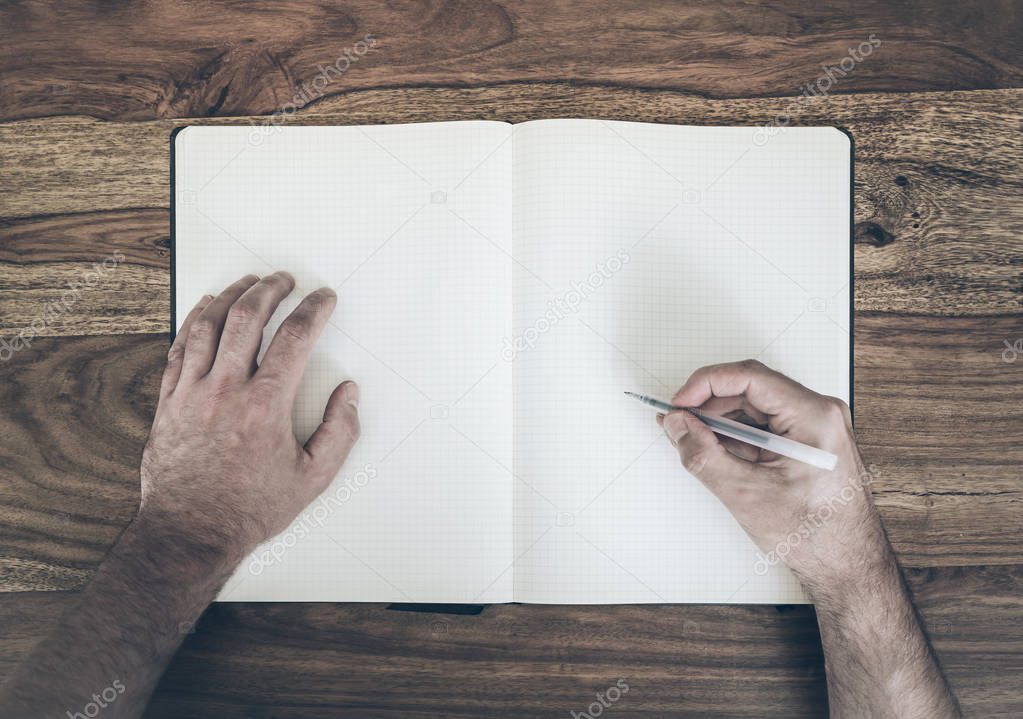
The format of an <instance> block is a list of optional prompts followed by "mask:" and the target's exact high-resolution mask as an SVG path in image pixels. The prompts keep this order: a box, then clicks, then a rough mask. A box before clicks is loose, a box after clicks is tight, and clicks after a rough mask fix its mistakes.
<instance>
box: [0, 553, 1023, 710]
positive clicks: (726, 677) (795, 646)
mask: <svg viewBox="0 0 1023 719" xmlns="http://www.w3.org/2000/svg"><path fill="white" fill-rule="evenodd" d="M907 579H908V582H909V585H910V588H911V590H912V592H913V594H914V596H915V600H916V603H917V606H918V608H919V610H920V613H921V616H922V618H923V621H924V623H925V624H926V625H927V627H928V629H929V631H930V634H931V637H932V639H933V642H934V645H935V648H936V650H937V652H938V654H939V657H940V659H941V661H942V663H943V665H944V668H945V670H946V672H947V673H948V675H949V679H950V681H951V683H952V685H953V687H954V688H955V690H956V692H957V693H958V695H959V698H960V700H961V701H962V703H963V705H964V707H965V709H966V710H967V713H968V715H969V716H977V717H981V716H983V717H1009V716H1018V715H1019V714H1020V713H1021V712H1023V700H1021V698H1020V696H1019V694H1018V693H1017V692H1009V691H1006V679H1007V678H1008V677H1011V676H1018V675H1019V674H1020V673H1021V672H1023V625H1020V623H1019V621H1018V618H1019V616H1020V614H1021V612H1023V568H1020V567H972V568H968V569H962V568H947V569H936V570H935V569H930V570H913V571H909V572H908V573H907ZM964 596H966V597H971V598H972V599H971V600H970V601H963V597H964ZM73 600H74V598H73V596H72V595H70V594H69V593H55V592H49V593H37V594H15V595H6V596H3V595H0V625H2V626H4V627H10V630H9V631H5V632H4V633H3V634H0V679H2V677H3V676H5V675H7V674H8V673H9V672H10V671H11V670H12V669H13V667H14V666H15V664H16V662H17V661H18V659H19V658H21V657H23V656H24V655H25V654H26V653H27V652H28V651H29V649H30V648H31V646H32V645H33V644H34V643H35V642H36V641H37V639H38V637H39V635H40V633H41V632H43V631H45V630H46V628H47V627H48V626H50V625H52V623H53V622H54V621H55V619H56V618H57V616H59V613H60V612H61V611H62V610H64V609H65V608H67V607H68V606H69V604H70V603H71V602H73ZM127 679H128V678H127V677H125V680H127ZM618 679H624V680H625V681H626V683H628V685H629V691H628V693H626V694H625V695H624V696H623V697H622V698H621V700H620V701H619V702H618V703H617V704H615V705H614V709H613V714H612V713H611V711H610V710H609V712H608V714H607V715H608V716H616V717H668V716H671V717H708V716H714V717H787V718H794V717H821V716H823V715H824V706H825V685H824V667H823V658H822V656H821V650H820V644H819V639H818V636H817V629H816V623H815V619H814V614H813V610H812V608H810V607H806V606H800V607H784V606H783V607H768V606H732V607H726V606H709V605H677V606H658V605H652V606H651V605H648V606H605V607H595V606H562V607H553V606H539V605H514V604H512V605H493V606H489V607H487V608H486V609H485V610H484V611H483V613H482V614H480V615H478V616H458V615H445V614H423V613H414V612H394V611H388V610H387V609H386V607H385V606H384V605H379V604H218V605H214V606H213V607H211V608H210V609H209V610H208V611H207V612H206V614H205V615H204V616H203V618H202V619H201V620H200V621H199V623H198V625H197V626H196V627H195V629H194V633H193V634H191V635H189V636H187V637H186V639H185V643H184V647H183V648H182V650H181V652H180V653H179V654H178V656H177V658H176V659H175V661H174V663H173V664H172V665H171V668H170V670H169V671H168V673H167V675H166V676H165V677H164V679H163V681H162V683H161V685H160V687H159V688H158V689H157V692H156V695H155V697H154V699H153V702H152V704H151V705H150V708H149V711H148V713H147V716H150V717H181V716H188V717H196V718H199V717H253V716H271V715H272V716H275V717H282V718H286V717H303V718H305V717H359V718H360V719H361V718H362V717H367V716H373V717H395V718H397V717H420V718H425V717H506V716H509V715H512V716H524V717H525V716H528V717H533V716H569V713H570V712H571V711H586V707H587V705H588V704H589V703H590V702H592V701H594V700H595V695H596V693H597V692H600V691H604V690H606V689H607V688H608V687H609V686H611V685H613V684H614V683H615V682H617V680H618Z"/></svg>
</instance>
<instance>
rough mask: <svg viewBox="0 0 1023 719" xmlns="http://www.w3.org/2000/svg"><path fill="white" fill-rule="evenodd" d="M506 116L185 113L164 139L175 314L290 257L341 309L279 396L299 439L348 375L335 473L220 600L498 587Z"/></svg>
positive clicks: (505, 554)
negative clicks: (293, 117) (190, 120)
mask: <svg viewBox="0 0 1023 719" xmlns="http://www.w3.org/2000/svg"><path fill="white" fill-rule="evenodd" d="M510 135H511V127H510V126H509V125H506V124H504V123H495V122H468V123H440V124H425V125H403V126H402V125H399V126H387V127H284V128H281V127H273V126H268V127H265V128H257V129H253V128H248V127H192V128H188V129H186V130H184V131H183V132H181V133H180V134H178V135H177V137H176V140H175V168H174V170H175V188H174V189H175V197H174V200H175V203H174V216H175V224H176V227H175V263H176V266H175V277H176V292H175V301H176V308H177V318H178V321H179V322H180V320H181V319H182V318H183V317H184V315H185V314H186V313H187V311H188V308H190V307H191V306H192V305H193V304H194V303H195V302H196V301H197V300H198V299H199V298H200V296H201V295H203V294H204V293H217V292H219V291H220V290H221V289H223V288H224V287H225V286H226V285H228V284H229V283H230V282H232V281H234V280H235V279H237V278H239V277H241V276H242V275H244V274H246V273H249V272H252V273H256V274H259V275H262V274H266V273H268V272H271V271H273V270H277V269H286V270H289V271H291V272H292V274H294V275H295V278H296V280H297V284H298V289H297V290H296V292H295V293H293V296H292V298H291V299H290V300H289V301H288V302H287V303H286V305H285V306H284V307H283V308H282V309H281V310H280V311H279V312H278V314H277V315H276V316H275V318H274V321H273V323H272V324H271V326H270V327H269V329H268V331H267V333H266V335H265V338H264V340H265V341H264V347H265V344H266V341H268V340H269V338H270V337H271V336H272V332H273V330H274V329H275V328H276V326H277V325H278V323H279V321H280V320H281V318H282V317H283V316H285V314H286V313H287V312H288V311H290V310H291V309H293V307H294V306H295V304H296V303H297V300H298V299H299V298H300V297H301V296H302V294H303V293H306V292H309V291H311V290H313V289H315V288H316V287H319V286H321V285H328V286H330V287H333V288H334V289H335V290H336V291H337V293H338V295H339V297H340V302H339V305H338V309H337V310H336V311H335V313H334V316H333V319H332V320H331V322H330V324H329V325H328V326H327V328H326V330H325V331H324V334H323V336H322V338H321V339H320V341H319V344H318V346H317V348H316V350H315V353H314V354H313V357H312V360H311V362H310V364H309V367H308V368H307V370H306V374H305V377H304V380H303V384H302V388H301V391H300V393H299V397H298V402H297V406H296V408H295V415H294V421H295V427H296V431H297V433H298V434H299V435H300V436H301V437H302V438H303V439H304V438H305V437H307V436H308V435H309V434H310V433H311V432H312V430H313V429H314V428H315V427H316V425H317V424H318V422H319V420H320V418H321V416H322V413H323V409H324V405H325V403H326V400H327V397H328V396H329V395H330V392H331V390H332V389H333V388H334V387H335V386H336V385H337V384H338V383H339V382H340V381H342V380H344V379H346V378H349V377H351V378H354V379H355V380H357V381H358V382H359V384H360V386H361V388H362V402H361V407H360V416H361V422H362V427H363V433H362V439H361V440H360V441H359V442H358V444H357V445H356V447H355V450H354V451H353V452H352V454H351V456H350V457H349V458H348V461H347V462H346V463H345V466H344V468H343V469H342V473H341V475H340V476H339V477H338V478H337V479H336V480H335V481H334V484H333V485H332V486H331V487H330V489H328V490H327V491H326V492H325V493H324V495H323V496H321V497H320V499H319V500H318V501H317V502H315V503H314V504H313V505H312V506H310V507H309V509H307V510H306V511H305V512H304V513H303V514H302V515H301V516H300V517H299V518H298V519H297V520H296V522H295V523H294V524H293V525H292V526H291V528H289V529H288V530H287V531H286V532H284V533H283V534H282V535H280V536H278V537H276V538H275V539H274V540H273V541H272V542H270V543H268V544H267V545H266V546H264V547H261V548H260V549H259V550H257V552H256V553H255V554H254V555H253V556H252V558H250V560H249V561H246V562H245V563H244V564H243V565H242V566H241V567H240V568H239V570H238V572H237V573H236V575H235V576H234V577H233V578H232V579H231V581H230V582H229V583H228V585H227V586H226V587H225V589H224V590H223V592H222V594H221V599H226V600H250V601H251V600H256V601H270V600H273V601H279V600H306V601H308V600H328V601H339V600H345V601H375V602H379V601H385V602H389V601H398V602H402V601H404V602H408V601H416V602H502V601H509V600H510V599H511V589H512V573H511V572H510V571H509V570H510V567H511V563H512V501H511V482H512V480H511V476H510V473H509V472H510V467H511V463H512V448H511V440H512V437H511V413H510V411H495V408H508V407H510V405H511V400H512V390H511V368H510V366H509V365H508V364H507V363H505V362H501V361H500V347H501V340H502V338H503V337H505V336H507V335H508V334H509V332H510V328H511V299H512V295H511V261H510V259H509V253H510V252H511V237H510V228H511V176H512V173H511V142H510V141H509V139H510Z"/></svg>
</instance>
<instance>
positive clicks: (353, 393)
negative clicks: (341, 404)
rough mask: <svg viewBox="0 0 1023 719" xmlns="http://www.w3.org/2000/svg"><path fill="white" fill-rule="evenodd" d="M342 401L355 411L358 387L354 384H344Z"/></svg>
mask: <svg viewBox="0 0 1023 719" xmlns="http://www.w3.org/2000/svg"><path fill="white" fill-rule="evenodd" d="M344 400H345V402H347V403H348V404H350V405H352V406H353V407H355V408H356V409H358V408H359V385H357V384H355V383H354V382H346V383H345V388H344Z"/></svg>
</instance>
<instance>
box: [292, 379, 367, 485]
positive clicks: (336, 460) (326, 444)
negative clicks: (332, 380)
mask: <svg viewBox="0 0 1023 719" xmlns="http://www.w3.org/2000/svg"><path fill="white" fill-rule="evenodd" d="M358 439H359V386H358V385H357V384H355V383H354V382H351V381H348V382H342V383H341V384H340V385H338V387H337V388H336V389H335V390H334V391H333V393H331V395H330V399H329V400H327V408H326V410H324V412H323V422H322V423H321V424H320V426H319V427H317V428H316V431H315V432H313V435H312V436H311V437H310V438H309V441H308V442H306V443H305V451H306V456H307V463H306V476H307V477H309V478H310V479H311V480H312V481H313V482H315V483H317V484H320V485H324V486H325V485H327V484H328V483H329V482H330V481H331V480H332V479H333V478H334V477H335V475H337V473H338V472H339V471H340V470H341V465H342V464H344V461H345V459H346V458H347V457H348V453H349V452H351V450H352V447H353V446H354V445H355V442H356V441H357V440H358Z"/></svg>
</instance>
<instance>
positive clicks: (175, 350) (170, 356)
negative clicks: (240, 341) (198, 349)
mask: <svg viewBox="0 0 1023 719" xmlns="http://www.w3.org/2000/svg"><path fill="white" fill-rule="evenodd" d="M212 301H213V295H203V296H202V297H201V298H200V299H199V301H198V302H197V303H196V305H195V307H193V308H192V309H191V311H190V312H189V313H188V316H186V317H185V321H184V322H182V323H181V327H180V328H179V329H178V331H177V334H175V335H174V341H173V342H171V346H170V349H169V350H168V351H167V367H166V368H165V369H164V370H163V379H162V380H161V381H160V399H163V398H164V397H166V396H167V395H169V394H170V393H171V392H173V391H174V388H175V387H176V386H177V384H178V378H179V377H180V376H181V363H182V360H184V358H185V342H186V340H187V339H188V331H189V329H190V328H191V327H192V322H194V321H195V318H196V317H198V316H199V313H200V312H202V311H203V310H204V309H205V308H206V305H208V304H209V303H210V302H212Z"/></svg>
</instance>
